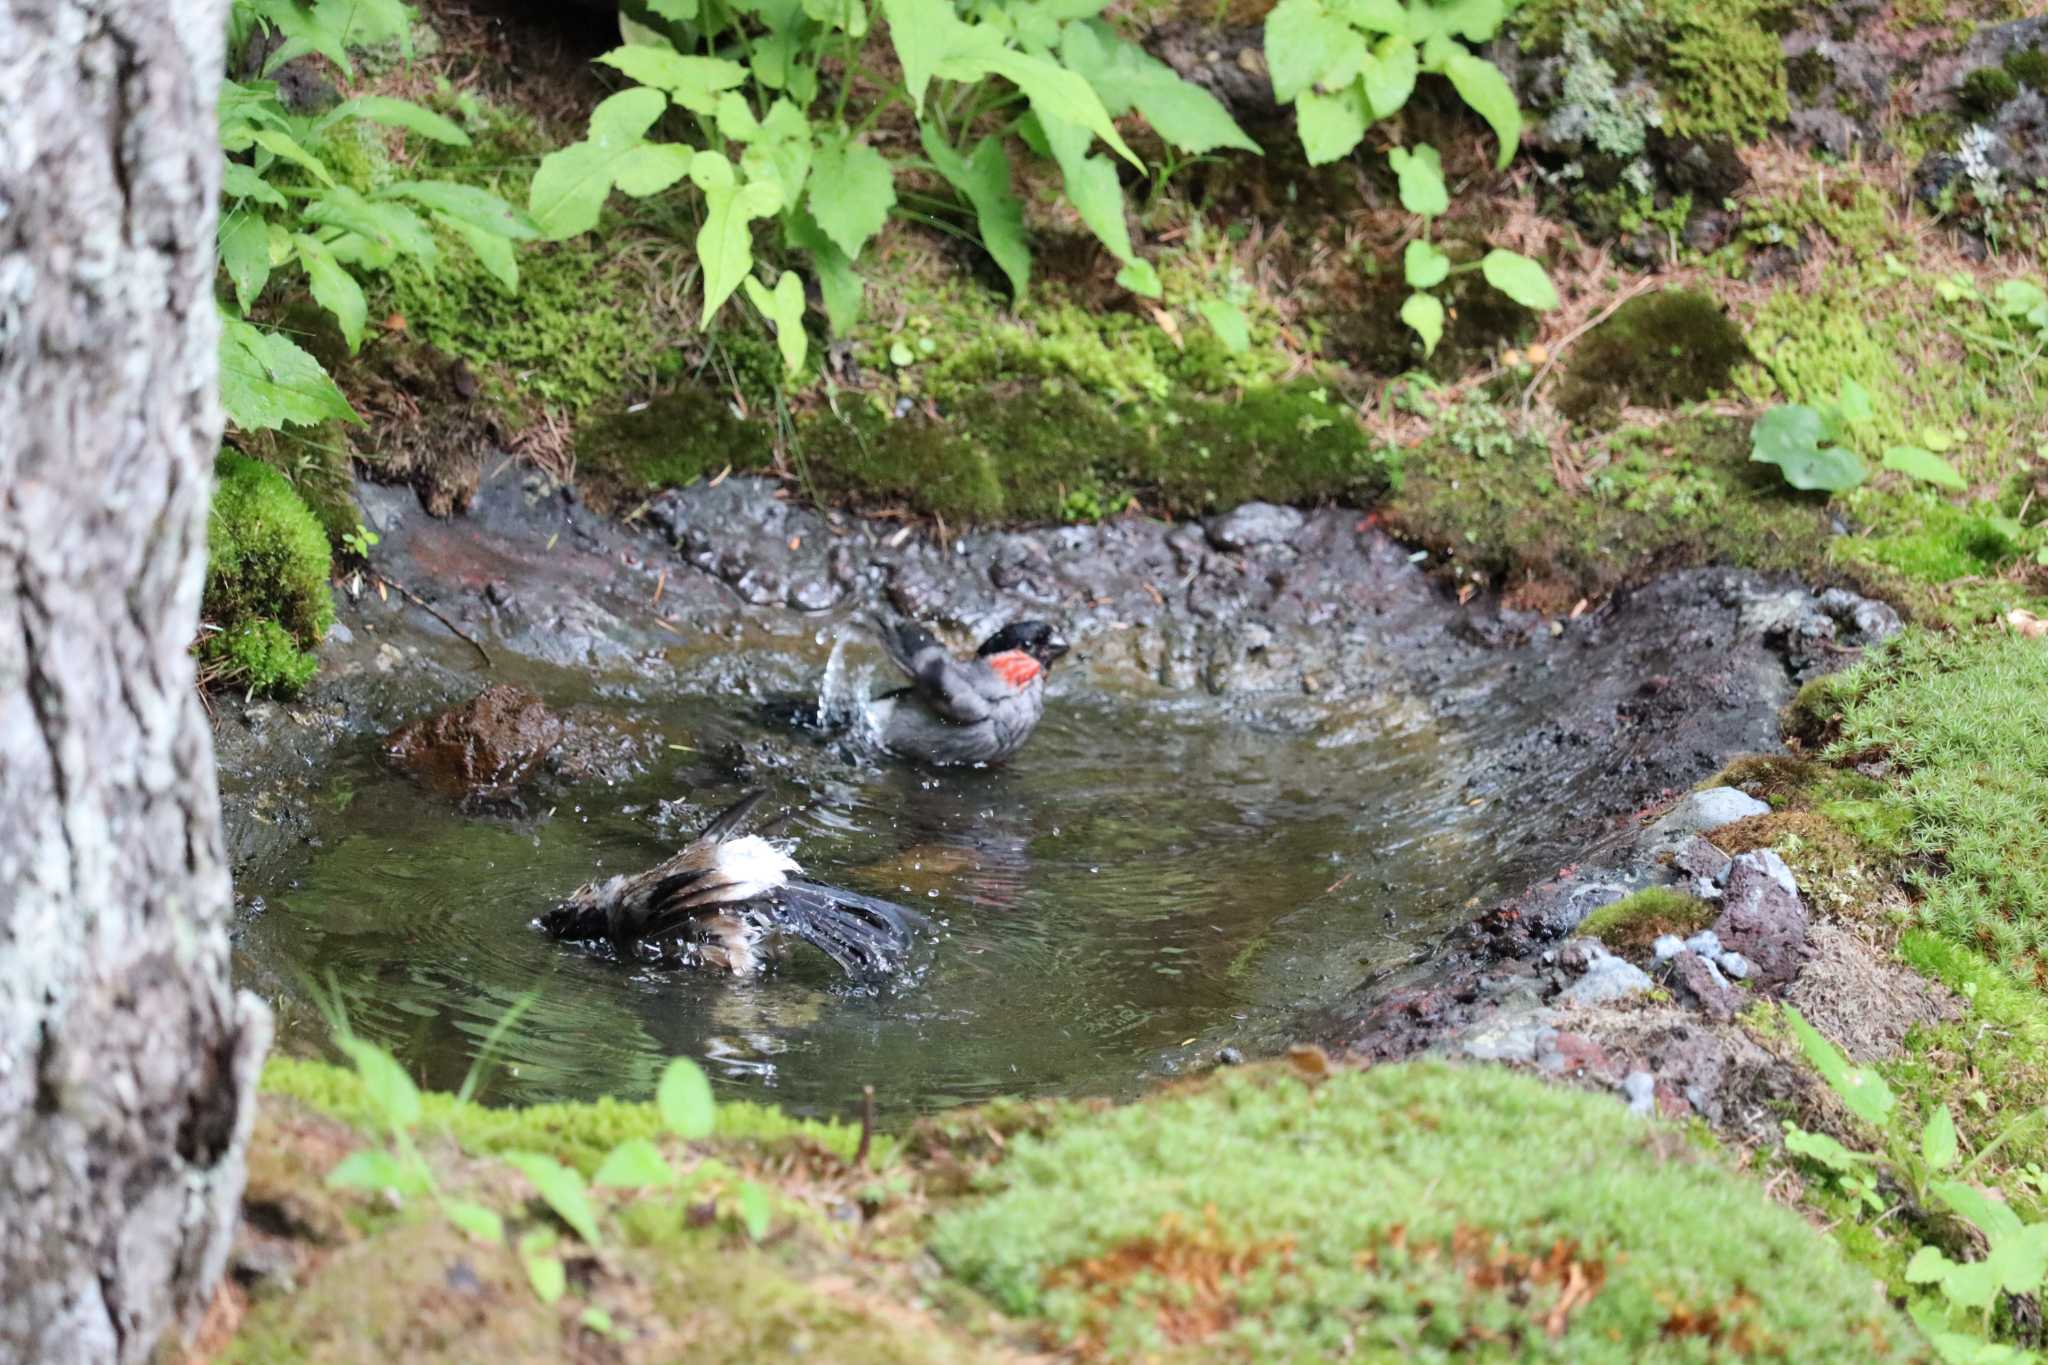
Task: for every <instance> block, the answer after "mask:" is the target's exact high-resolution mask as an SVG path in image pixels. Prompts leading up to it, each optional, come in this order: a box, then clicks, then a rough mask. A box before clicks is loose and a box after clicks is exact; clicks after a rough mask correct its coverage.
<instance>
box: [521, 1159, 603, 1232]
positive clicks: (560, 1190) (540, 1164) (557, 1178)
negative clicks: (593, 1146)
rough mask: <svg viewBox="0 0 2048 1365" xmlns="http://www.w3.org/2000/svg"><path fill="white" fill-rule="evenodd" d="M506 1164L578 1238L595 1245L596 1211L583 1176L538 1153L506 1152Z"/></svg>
mask: <svg viewBox="0 0 2048 1365" xmlns="http://www.w3.org/2000/svg"><path fill="white" fill-rule="evenodd" d="M505 1163H506V1164H507V1165H508V1166H511V1167H512V1168H513V1169H515V1170H517V1171H518V1172H519V1173H520V1174H521V1175H524V1176H525V1177H526V1178H527V1180H528V1182H530V1183H531V1184H532V1186H533V1188H534V1190H535V1192H536V1193H538V1194H539V1195H540V1197H541V1198H542V1199H544V1200H546V1201H547V1206H548V1207H549V1208H551V1209H553V1210H554V1211H555V1214H556V1216H557V1217H559V1218H560V1219H561V1220H562V1221H563V1222H564V1223H567V1224H568V1225H569V1227H570V1229H571V1230H572V1231H574V1232H575V1234H576V1235H577V1236H578V1237H581V1238H582V1239H583V1240H584V1241H585V1242H586V1243H588V1244H589V1245H591V1246H596V1245H598V1243H599V1240H600V1239H599V1237H598V1234H597V1214H596V1213H595V1212H593V1211H592V1209H591V1207H590V1196H589V1195H588V1194H587V1193H586V1192H585V1190H584V1186H583V1177H582V1176H580V1175H578V1174H576V1172H574V1171H572V1170H570V1169H569V1168H568V1167H567V1166H564V1165H563V1164H562V1163H561V1162H559V1161H557V1160H555V1159H554V1158H553V1157H551V1156H542V1155H541V1154H540V1153H539V1152H507V1153H505Z"/></svg>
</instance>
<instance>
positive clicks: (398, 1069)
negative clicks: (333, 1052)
mask: <svg viewBox="0 0 2048 1365" xmlns="http://www.w3.org/2000/svg"><path fill="white" fill-rule="evenodd" d="M337 1045H338V1046H339V1047H340V1048H341V1050H342V1051H343V1052H345V1053H347V1054H348V1059H349V1060H350V1061H351V1062H354V1063H355V1067H356V1074H357V1075H358V1076H360V1077H362V1081H363V1093H364V1094H365V1095H367V1096H369V1099H370V1103H371V1104H373V1105H375V1106H376V1108H377V1114H378V1116H379V1117H380V1118H382V1119H383V1120H384V1124H385V1126H386V1127H387V1128H389V1129H390V1130H391V1131H392V1132H394V1133H397V1132H403V1131H404V1130H406V1129H408V1128H410V1127H412V1126H413V1125H414V1124H415V1123H418V1122H419V1121H420V1092H419V1087H418V1086H416V1085H414V1084H413V1083H412V1077H410V1076H408V1075H406V1074H405V1068H404V1067H402V1066H400V1065H399V1064H398V1059H397V1058H395V1057H393V1056H392V1055H391V1054H390V1053H388V1052H386V1051H385V1050H384V1049H383V1048H381V1047H378V1046H377V1045H376V1044H375V1043H372V1042H368V1041H366V1040H364V1039H361V1038H357V1037H355V1036H354V1035H349V1036H347V1037H344V1038H342V1039H340V1040H339V1042H338V1044H337Z"/></svg>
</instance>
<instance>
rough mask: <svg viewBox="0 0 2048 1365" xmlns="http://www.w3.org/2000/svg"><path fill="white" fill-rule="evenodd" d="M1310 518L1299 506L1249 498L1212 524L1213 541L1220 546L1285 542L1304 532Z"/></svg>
mask: <svg viewBox="0 0 2048 1365" xmlns="http://www.w3.org/2000/svg"><path fill="white" fill-rule="evenodd" d="M1307 520H1308V519H1307V518H1306V517H1304V516H1303V515H1302V514H1301V512H1300V510H1299V509H1297V508H1293V507H1280V506H1276V505H1275V504H1273V503H1270V502H1248V503H1246V504H1244V506H1242V507H1239V508H1238V509H1237V510H1235V511H1233V512H1228V513H1225V514H1224V515H1223V516H1220V517H1218V518H1216V520H1215V521H1213V522H1211V523H1210V524H1209V543H1210V544H1211V545H1214V546H1215V547H1216V548H1217V549H1219V550H1243V549H1248V548H1250V547H1251V546H1254V545H1279V544H1285V543H1286V542H1287V541H1290V540H1292V539H1294V537H1295V536H1297V535H1299V534H1300V533H1301V528H1302V525H1303V524H1304V523H1305V522H1306V521H1307Z"/></svg>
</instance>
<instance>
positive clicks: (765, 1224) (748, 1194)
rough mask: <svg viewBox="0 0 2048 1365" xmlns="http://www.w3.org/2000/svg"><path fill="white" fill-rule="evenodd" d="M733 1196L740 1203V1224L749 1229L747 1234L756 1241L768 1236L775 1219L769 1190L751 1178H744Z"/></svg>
mask: <svg viewBox="0 0 2048 1365" xmlns="http://www.w3.org/2000/svg"><path fill="white" fill-rule="evenodd" d="M733 1198H734V1201H735V1202H736V1203H737V1204H738V1205H739V1215H740V1226H741V1227H743V1228H745V1229H746V1230H747V1236H748V1237H749V1238H750V1239H751V1240H753V1241H756V1242H758V1241H760V1240H761V1239H762V1238H763V1237H766V1236H767V1235H768V1228H769V1226H770V1224H771V1223H772V1222H773V1221H774V1209H773V1208H772V1207H771V1206H770V1205H769V1202H768V1191H767V1190H765V1189H763V1188H761V1186H760V1185H758V1184H756V1183H755V1182H753V1181H751V1180H742V1181H741V1182H740V1186H739V1188H738V1189H737V1190H735V1191H733Z"/></svg>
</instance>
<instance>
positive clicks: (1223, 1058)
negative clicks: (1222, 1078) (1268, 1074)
mask: <svg viewBox="0 0 2048 1365" xmlns="http://www.w3.org/2000/svg"><path fill="white" fill-rule="evenodd" d="M1216 1064H1217V1065H1218V1066H1243V1065H1244V1054H1243V1053H1242V1052H1239V1051H1238V1050H1237V1049H1236V1048H1234V1047H1226V1048H1222V1049H1220V1050H1219V1051H1218V1052H1217V1053H1216Z"/></svg>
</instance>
